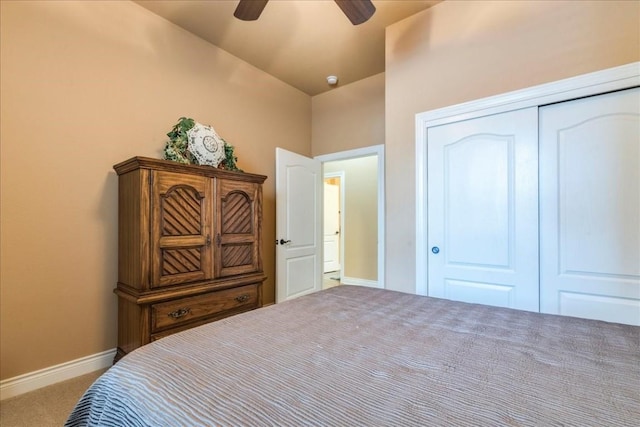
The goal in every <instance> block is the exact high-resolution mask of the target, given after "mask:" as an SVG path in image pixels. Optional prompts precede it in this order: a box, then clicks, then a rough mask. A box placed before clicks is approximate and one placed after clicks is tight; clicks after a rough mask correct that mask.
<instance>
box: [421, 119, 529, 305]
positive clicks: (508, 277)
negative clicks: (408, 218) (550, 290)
mask: <svg viewBox="0 0 640 427" xmlns="http://www.w3.org/2000/svg"><path fill="white" fill-rule="evenodd" d="M536 123H537V109H536V108H528V109H523V110H517V111H511V112H507V113H503V114H497V115H492V116H485V117H480V118H476V119H472V120H466V121H463V122H456V123H451V124H446V125H441V126H435V127H430V128H429V129H428V134H427V162H428V168H427V171H428V172H427V175H428V176H427V182H428V184H427V185H428V206H429V209H428V221H427V223H428V227H427V228H428V235H429V238H428V240H429V248H430V253H429V266H428V276H429V281H428V294H429V295H430V296H435V297H444V298H450V299H456V300H461V301H467V302H477V303H483V304H490V305H496V306H506V307H511V308H519V309H523V310H531V311H538V309H539V304H538V270H539V269H538V216H537V213H538V207H537V203H538V199H537V197H538V188H537V180H538V165H537V140H538V138H537V137H538V135H537V125H536Z"/></svg>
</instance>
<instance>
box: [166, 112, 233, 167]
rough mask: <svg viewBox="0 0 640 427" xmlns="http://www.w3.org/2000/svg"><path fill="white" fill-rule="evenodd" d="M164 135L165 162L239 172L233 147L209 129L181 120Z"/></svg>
mask: <svg viewBox="0 0 640 427" xmlns="http://www.w3.org/2000/svg"><path fill="white" fill-rule="evenodd" d="M167 136H168V137H169V140H168V141H167V143H166V145H165V147H164V155H163V158H164V159H165V160H172V161H174V162H179V163H184V164H195V165H208V166H213V167H217V168H221V169H226V170H230V171H237V172H242V170H240V169H238V166H237V165H236V162H237V161H238V158H237V157H236V156H235V155H234V153H233V146H232V145H230V144H229V143H227V142H226V141H225V140H224V139H223V138H221V137H220V136H219V135H218V134H217V133H216V131H215V130H214V129H213V127H211V126H208V125H203V124H201V123H197V122H196V121H195V120H193V119H191V118H188V117H181V118H180V120H178V123H176V125H175V126H174V127H173V128H172V129H171V132H169V133H167Z"/></svg>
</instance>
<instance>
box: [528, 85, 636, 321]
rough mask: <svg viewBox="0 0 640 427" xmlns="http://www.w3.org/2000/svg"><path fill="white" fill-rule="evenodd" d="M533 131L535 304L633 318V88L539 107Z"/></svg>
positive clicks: (576, 312)
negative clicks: (536, 155) (536, 153)
mask: <svg viewBox="0 0 640 427" xmlns="http://www.w3.org/2000/svg"><path fill="white" fill-rule="evenodd" d="M540 136H541V140H540V166H541V168H540V171H541V172H540V173H541V175H540V176H541V181H540V199H541V203H540V215H541V216H540V221H541V236H540V237H541V252H540V257H541V309H542V311H543V312H547V313H560V314H570V313H573V314H572V315H579V316H580V317H592V318H597V319H603V320H607V319H608V320H612V321H620V322H622V323H631V324H640V89H638V88H635V89H628V90H625V91H620V92H614V93H608V94H603V95H598V96H594V97H590V98H583V99H578V100H573V101H567V102H563V103H559V104H555V105H550V106H546V107H542V108H541V109H540ZM594 301H599V302H600V303H601V305H597V304H595V302H594ZM596 306H597V307H601V309H598V310H595V309H594V308H593V307H596ZM605 307H606V308H605ZM606 313H609V314H608V315H606ZM624 313H626V314H624ZM613 319H615V320H613Z"/></svg>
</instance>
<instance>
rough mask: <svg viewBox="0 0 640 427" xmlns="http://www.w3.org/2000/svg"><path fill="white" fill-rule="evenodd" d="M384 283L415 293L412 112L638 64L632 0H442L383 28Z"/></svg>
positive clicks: (638, 25)
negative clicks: (384, 102)
mask: <svg viewBox="0 0 640 427" xmlns="http://www.w3.org/2000/svg"><path fill="white" fill-rule="evenodd" d="M386 55H387V57H386V70H385V75H386V95H385V96H386V111H385V115H386V147H385V151H386V218H387V220H386V222H387V223H386V232H387V238H386V242H387V246H386V268H385V271H386V276H387V277H386V281H385V283H386V286H387V288H391V289H396V290H400V291H406V292H415V132H414V128H415V114H416V113H420V112H423V111H428V110H432V109H435V108H440V107H444V106H448V105H454V104H458V103H461V102H465V101H470V100H474V99H478V98H483V97H487V96H491V95H496V94H499V93H504V92H508V91H512V90H516V89H522V88H525V87H529V86H533V85H537V84H542V83H546V82H550V81H554V80H558V79H563V78H567V77H572V76H575V75H579V74H584V73H588V72H592V71H597V70H600V69H604V68H610V67H614V66H618V65H623V64H627V63H630V62H634V61H638V60H640V2H638V1H618V2H615V1H595V2H594V1H510V2H506V1H445V2H443V3H440V4H438V5H436V6H434V7H433V8H431V9H428V10H426V11H424V12H421V13H419V14H417V15H414V16H412V17H410V18H407V19H405V20H403V21H401V22H399V23H396V24H394V25H392V26H390V27H388V28H387V36H386Z"/></svg>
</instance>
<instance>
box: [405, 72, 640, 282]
mask: <svg viewBox="0 0 640 427" xmlns="http://www.w3.org/2000/svg"><path fill="white" fill-rule="evenodd" d="M634 86H640V62H633V63H630V64H627V65H622V66H619V67H614V68H609V69H606V70H602V71H596V72H594V73H589V74H583V75H580V76H576V77H571V78H568V79H564V80H559V81H556V82H551V83H546V84H543V85H538V86H533V87H530V88H526V89H521V90H517V91H513V92H507V93H504V94H501V95H496V96H491V97H488V98H483V99H479V100H475V101H470V102H466V103H463V104H459V105H453V106H450V107H445V108H439V109H437V110H432V111H426V112H423V113H418V114H416V152H415V154H416V293H417V294H419V295H427V294H428V283H427V271H428V265H427V259H428V246H429V242H428V235H427V234H428V229H427V129H428V128H429V127H433V126H439V125H443V124H447V123H453V122H458V121H461V120H469V119H473V118H477V117H482V116H487V115H490V114H499V113H504V112H507V111H512V110H517V109H521V108H528V107H537V106H542V105H546V104H552V103H556V102H563V101H568V100H571V99H575V98H580V97H585V96H592V95H597V94H599V93H604V92H610V91H615V90H621V89H626V88H630V87H634Z"/></svg>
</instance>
